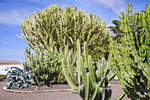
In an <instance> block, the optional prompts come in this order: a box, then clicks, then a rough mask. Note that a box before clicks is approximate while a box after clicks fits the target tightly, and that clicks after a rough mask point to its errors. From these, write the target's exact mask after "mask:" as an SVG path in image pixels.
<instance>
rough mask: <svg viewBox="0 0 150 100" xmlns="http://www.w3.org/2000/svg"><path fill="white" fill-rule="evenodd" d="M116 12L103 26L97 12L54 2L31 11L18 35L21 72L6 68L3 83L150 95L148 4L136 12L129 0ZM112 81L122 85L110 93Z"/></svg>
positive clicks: (146, 98)
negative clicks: (21, 45)
mask: <svg viewBox="0 0 150 100" xmlns="http://www.w3.org/2000/svg"><path fill="white" fill-rule="evenodd" d="M118 17H119V20H117V19H116V20H112V23H113V24H114V25H112V26H108V25H107V24H106V22H105V21H103V20H102V19H101V17H100V16H97V15H96V14H93V13H90V14H89V15H88V14H87V13H86V12H84V11H83V10H78V8H77V7H72V6H66V7H61V6H59V5H50V6H49V7H47V8H45V9H44V10H41V11H37V12H35V13H32V14H30V15H29V16H28V17H26V18H25V20H24V22H23V23H22V24H21V31H22V33H21V36H20V37H21V38H22V39H24V40H25V41H26V43H27V44H28V45H27V47H26V48H25V49H24V51H25V60H24V62H23V66H24V69H25V70H26V71H22V70H20V69H16V68H15V69H14V70H10V71H9V72H8V74H7V82H6V88H7V89H17V88H21V89H23V88H29V87H33V86H36V87H38V88H40V87H44V86H46V87H53V86H54V85H57V84H59V85H60V84H61V85H62V84H65V85H64V86H66V85H67V86H68V87H67V89H68V90H69V91H71V92H72V93H73V94H77V95H78V96H79V97H80V98H81V99H82V100H150V3H148V4H147V6H146V7H145V9H144V10H142V11H137V12H133V11H132V4H131V3H128V8H127V10H126V12H120V16H118ZM111 33H113V35H112V34H111ZM115 77H117V81H114V78H115ZM113 82H115V84H118V85H119V86H120V87H121V89H122V91H121V93H119V95H118V96H117V97H115V98H114V97H113V95H114V94H115V93H114V92H113V87H112V86H113V85H112V84H113ZM61 88H62V87H61ZM63 89H66V88H63Z"/></svg>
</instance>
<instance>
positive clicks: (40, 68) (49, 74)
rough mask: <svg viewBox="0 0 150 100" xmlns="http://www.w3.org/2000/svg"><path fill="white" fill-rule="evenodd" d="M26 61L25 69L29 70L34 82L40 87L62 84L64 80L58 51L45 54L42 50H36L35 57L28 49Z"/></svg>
mask: <svg viewBox="0 0 150 100" xmlns="http://www.w3.org/2000/svg"><path fill="white" fill-rule="evenodd" d="M25 53H26V61H25V62H24V67H25V68H26V69H28V71H29V74H30V75H31V78H32V80H33V82H34V83H35V84H36V85H38V86H41V85H47V86H49V85H51V84H53V83H62V82H63V80H64V77H63V75H62V74H61V66H60V62H59V55H58V52H57V50H56V49H55V50H53V52H49V54H46V53H47V52H45V53H43V51H42V49H40V48H36V49H35V52H34V55H33V54H32V53H31V51H30V48H29V49H28V48H26V51H25Z"/></svg>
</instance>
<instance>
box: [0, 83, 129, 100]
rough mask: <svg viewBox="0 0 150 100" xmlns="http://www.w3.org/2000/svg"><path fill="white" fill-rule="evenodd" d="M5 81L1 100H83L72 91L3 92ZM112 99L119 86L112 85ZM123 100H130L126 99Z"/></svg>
mask: <svg viewBox="0 0 150 100" xmlns="http://www.w3.org/2000/svg"><path fill="white" fill-rule="evenodd" d="M4 85H5V81H0V100H82V99H81V97H80V96H79V95H77V94H73V93H71V91H60V92H48V93H11V92H6V91H4V90H3V87H4ZM110 85H111V87H112V91H113V92H112V98H111V100H114V99H115V98H116V97H117V96H119V94H121V91H122V89H121V88H120V86H119V84H116V83H111V84H110ZM123 100H129V99H128V98H127V97H125V98H124V99H123Z"/></svg>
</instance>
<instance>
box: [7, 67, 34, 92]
mask: <svg viewBox="0 0 150 100" xmlns="http://www.w3.org/2000/svg"><path fill="white" fill-rule="evenodd" d="M31 85H32V84H31V81H30V77H29V75H28V74H26V72H24V71H23V70H21V69H19V68H17V67H12V68H11V70H9V71H8V73H7V82H6V88H7V89H12V88H13V89H14V88H28V87H30V86H31Z"/></svg>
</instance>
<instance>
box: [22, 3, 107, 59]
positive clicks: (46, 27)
mask: <svg viewBox="0 0 150 100" xmlns="http://www.w3.org/2000/svg"><path fill="white" fill-rule="evenodd" d="M21 30H22V37H23V38H24V39H25V40H26V42H27V43H28V44H29V46H30V47H31V48H33V50H34V49H35V48H37V47H39V48H42V49H43V50H46V51H51V50H53V49H54V48H55V47H56V48H57V49H59V48H64V47H65V46H66V45H68V48H69V49H72V48H73V49H74V51H75V50H76V41H77V39H79V40H80V42H81V45H83V42H84V41H86V42H87V46H88V52H89V54H90V55H91V56H92V57H93V59H94V60H97V59H98V58H100V57H104V56H106V55H107V53H108V37H109V31H108V29H107V27H106V24H105V22H102V21H101V20H100V18H99V17H96V15H94V14H90V16H87V15H86V14H85V13H84V11H82V10H80V11H77V8H76V7H75V8H72V7H70V6H67V7H66V8H65V9H64V8H61V7H59V6H58V5H52V6H50V7H48V8H46V9H44V10H42V11H39V12H37V13H35V14H32V15H30V16H29V17H28V18H26V19H25V21H24V22H23V23H22V24H21Z"/></svg>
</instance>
